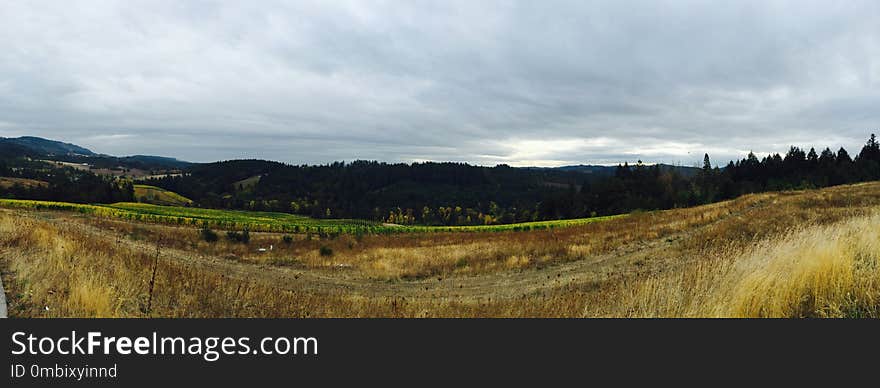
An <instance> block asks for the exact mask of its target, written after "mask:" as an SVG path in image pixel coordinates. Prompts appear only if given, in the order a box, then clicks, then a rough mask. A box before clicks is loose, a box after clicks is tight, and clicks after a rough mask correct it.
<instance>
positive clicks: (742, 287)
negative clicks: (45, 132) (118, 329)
mask: <svg viewBox="0 0 880 388" xmlns="http://www.w3.org/2000/svg"><path fill="white" fill-rule="evenodd" d="M878 207H880V183H868V184H860V185H850V186H840V187H835V188H829V189H823V190H814V191H797V192H784V193H765V194H757V195H748V196H744V197H742V198H739V199H736V200H733V201H727V202H722V203H717V204H712V205H707V206H700V207H695V208H688V209H675V210H670V211H663V212H648V213H641V214H634V215H631V216H629V217H624V218H620V219H615V220H610V221H607V222H602V223H596V224H589V225H583V226H579V227H573V228H565V229H554V230H541V231H530V232H504V233H467V234H462V233H436V234H407V235H392V236H382V235H376V236H363V237H355V236H341V237H339V238H336V239H317V238H312V239H310V240H307V239H306V237H305V236H304V235H299V236H294V239H293V242H292V243H290V244H286V243H284V242H283V240H282V235H280V234H272V233H254V234H252V241H251V243H250V244H248V245H245V244H238V243H233V242H230V241H226V240H225V239H223V238H222V235H223V233H222V232H221V233H220V234H221V241H219V242H217V243H207V242H204V241H201V240H200V239H199V236H198V231H197V230H196V229H191V228H183V227H171V226H162V225H151V224H139V223H131V222H124V221H115V220H108V219H101V218H92V217H88V216H83V215H75V214H69V213H53V212H33V211H19V212H14V211H10V210H2V211H0V258H2V260H0V264H2V266H3V269H4V283H5V284H6V286H7V288H8V291H9V293H10V295H9V296H10V298H9V299H10V314H12V315H14V316H26V317H27V316H33V317H44V316H47V317H67V316H76V317H80V316H82V317H116V316H121V317H131V316H140V317H144V316H154V317H158V316H162V317H234V316H247V317H374V316H389V317H482V316H494V317H534V316H538V317H571V316H633V317H680V316H684V317H691V316H693V317H715V316H723V317H765V316H772V317H777V316H780V317H802V316H822V317H825V316H828V317H838V316H870V317H876V316H878V315H880V314H878V302H877V301H878V293H880V287H878V284H880V279H878V273H877V268H878V263H877V261H878V256H877V252H878V248H880V235H878V230H880V228H878V227H880V216H878V215H877V211H878ZM158 241H161V244H160V245H158V252H159V253H160V254H159V256H158V260H157V255H156V253H157V249H156V247H157V242H158ZM270 245H272V246H273V249H272V251H270V252H266V253H259V252H257V248H259V247H269V246H270ZM321 247H327V248H329V249H330V250H332V252H333V253H332V254H330V255H321V254H320V248H321ZM154 264H155V265H157V271H156V274H157V275H156V278H155V288H154V292H153V295H152V301H151V302H148V301H149V300H150V295H149V283H150V280H151V277H152V273H153V271H152V269H153V265H154ZM148 307H149V308H148Z"/></svg>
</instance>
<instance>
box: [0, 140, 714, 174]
mask: <svg viewBox="0 0 880 388" xmlns="http://www.w3.org/2000/svg"><path fill="white" fill-rule="evenodd" d="M0 156H5V157H20V156H28V157H32V158H46V159H51V160H58V161H65V162H75V163H88V164H89V165H93V166H98V167H108V168H113V167H117V166H122V167H127V168H140V169H185V168H187V167H193V166H194V165H196V163H190V162H186V161H182V160H179V159H175V158H169V157H163V156H153V155H132V156H111V155H105V154H98V153H95V152H92V151H91V150H89V149H87V148H84V147H80V146H78V145H76V144H71V143H64V142H60V141H56V140H49V139H44V138H41V137H35V136H22V137H17V138H4V137H0ZM660 168H661V169H662V170H663V171H676V172H678V173H679V174H681V175H683V176H685V177H690V176H693V175H694V174H696V173H697V172H698V171H699V169H698V168H695V167H687V166H674V165H670V164H660ZM525 169H530V170H545V171H548V170H549V171H564V172H579V173H582V174H587V175H591V176H595V177H602V176H610V175H614V171H615V170H616V169H617V167H616V166H599V165H587V164H579V165H573V166H562V167H525Z"/></svg>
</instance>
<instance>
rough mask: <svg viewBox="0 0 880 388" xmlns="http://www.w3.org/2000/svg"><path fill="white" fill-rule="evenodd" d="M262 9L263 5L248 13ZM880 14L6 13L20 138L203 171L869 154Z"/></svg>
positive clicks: (463, 10)
mask: <svg viewBox="0 0 880 388" xmlns="http://www.w3.org/2000/svg"><path fill="white" fill-rule="evenodd" d="M245 3H247V4H245ZM878 17H880V3H877V2H876V1H861V2H859V1H853V2H844V3H840V4H837V3H829V2H825V1H821V2H809V1H738V2H708V1H599V2H580V1H570V2H568V1H545V2H531V1H521V2H517V1H480V2H472V1H445V2H418V1H416V2H385V1H350V2H323V1H314V2H307V1H302V2H282V1H260V2H233V1H228V2H225V1H219V2H215V1H203V2H186V3H184V4H181V3H180V2H175V1H148V2H146V1H145V2H140V1H124V2H123V1H83V2H77V1H71V2H64V3H63V4H62V3H58V2H51V1H29V2H4V3H2V4H0V52H2V53H3V55H2V56H0V136H16V135H25V134H27V135H37V136H44V137H50V138H56V139H61V140H65V141H70V142H75V143H78V144H81V145H83V146H87V147H90V148H92V149H94V150H95V151H98V152H104V153H112V154H135V153H141V154H143V153H149V154H160V155H168V156H175V157H179V158H184V159H190V160H196V161H209V160H217V159H230V158H244V157H258V158H267V159H276V160H282V161H287V162H292V163H323V162H329V161H334V160H353V159H379V160H386V161H415V160H454V161H468V162H474V163H479V164H487V165H491V164H495V163H510V164H513V165H559V164H572V163H617V162H620V161H624V160H629V161H633V160H636V159H642V160H645V161H648V162H667V163H682V164H694V163H697V162H699V161H701V159H702V154H703V153H704V152H709V153H710V155H712V156H713V158H714V159H716V160H717V161H724V160H727V159H730V158H736V157H741V156H742V155H743V153H747V152H748V151H749V150H754V151H755V152H756V153H766V152H782V151H784V150H785V149H787V147H788V145H799V146H810V145H816V146H826V145H827V146H832V147H840V146H845V147H847V148H848V149H850V151H851V152H853V153H854V152H857V151H858V147H859V145H860V144H861V143H862V142H863V141H864V138H865V137H866V136H867V134H868V132H869V131H871V130H876V129H877V127H878V125H877V123H878V119H880V110H877V109H876V107H877V106H878V105H880V104H878V103H880V59H878V58H880V23H877V22H876V21H877V20H878Z"/></svg>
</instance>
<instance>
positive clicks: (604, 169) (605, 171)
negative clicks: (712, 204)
mask: <svg viewBox="0 0 880 388" xmlns="http://www.w3.org/2000/svg"><path fill="white" fill-rule="evenodd" d="M657 165H658V166H660V170H661V171H664V172H665V171H675V172H677V173H679V174H681V175H682V176H685V177H691V176H694V175H696V174H697V172H699V171H700V169H699V168H696V167H688V166H675V165H671V164H663V163H659V164H657ZM632 166H633V165H632V164H631V165H630V167H632ZM528 168H531V169H537V170H544V169H549V170H557V171H570V172H579V173H582V174H589V175H592V176H596V177H601V176H610V175H614V172H615V171H616V170H617V166H598V165H590V164H578V165H573V166H561V167H528Z"/></svg>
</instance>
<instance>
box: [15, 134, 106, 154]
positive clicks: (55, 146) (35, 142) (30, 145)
mask: <svg viewBox="0 0 880 388" xmlns="http://www.w3.org/2000/svg"><path fill="white" fill-rule="evenodd" d="M3 144H12V145H17V146H19V147H21V148H22V149H27V150H30V151H32V152H35V153H38V154H41V155H47V156H48V155H53V156H75V155H80V156H95V153H94V152H92V151H90V150H88V149H86V148H83V147H80V146H78V145H75V144H70V143H64V142H60V141H55V140H48V139H43V138H40V137H34V136H22V137H17V138H3V137H0V145H3Z"/></svg>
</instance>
